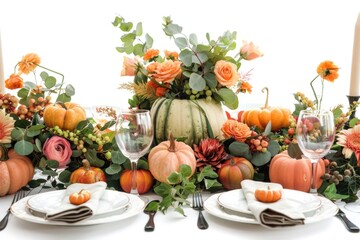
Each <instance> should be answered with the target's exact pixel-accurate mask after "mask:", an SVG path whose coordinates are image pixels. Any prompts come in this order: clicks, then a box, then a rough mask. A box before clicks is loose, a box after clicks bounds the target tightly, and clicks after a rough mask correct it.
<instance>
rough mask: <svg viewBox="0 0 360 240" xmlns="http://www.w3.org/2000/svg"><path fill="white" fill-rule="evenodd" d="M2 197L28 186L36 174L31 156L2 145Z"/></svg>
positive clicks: (0, 150)
mask: <svg viewBox="0 0 360 240" xmlns="http://www.w3.org/2000/svg"><path fill="white" fill-rule="evenodd" d="M0 154H1V159H0V197H2V196H5V195H7V194H13V193H15V192H16V191H18V190H19V189H20V188H22V187H23V186H26V185H27V184H28V182H29V181H31V180H32V178H33V176H34V173H35V172H34V166H33V164H32V162H31V160H30V158H28V157H26V156H22V155H20V154H18V153H16V151H15V150H14V149H10V150H9V151H8V149H7V148H6V147H4V146H2V145H1V146H0Z"/></svg>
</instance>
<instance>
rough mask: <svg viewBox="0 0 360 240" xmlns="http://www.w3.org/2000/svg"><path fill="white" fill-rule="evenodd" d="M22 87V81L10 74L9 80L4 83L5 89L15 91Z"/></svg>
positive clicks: (17, 76) (16, 75) (15, 75)
mask: <svg viewBox="0 0 360 240" xmlns="http://www.w3.org/2000/svg"><path fill="white" fill-rule="evenodd" d="M23 86H24V81H23V79H22V78H21V77H20V76H19V75H18V74H11V75H10V78H9V79H7V80H6V81H5V87H6V88H8V89H11V90H13V89H17V88H22V87H23Z"/></svg>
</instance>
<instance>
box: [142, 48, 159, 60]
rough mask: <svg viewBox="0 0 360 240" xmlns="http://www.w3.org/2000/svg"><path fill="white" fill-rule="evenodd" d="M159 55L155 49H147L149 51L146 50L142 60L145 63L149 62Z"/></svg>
mask: <svg viewBox="0 0 360 240" xmlns="http://www.w3.org/2000/svg"><path fill="white" fill-rule="evenodd" d="M159 53H160V52H159V50H157V49H149V50H147V51H146V53H145V54H144V56H143V59H144V60H145V61H146V60H150V59H152V58H154V57H156V56H158V55H159Z"/></svg>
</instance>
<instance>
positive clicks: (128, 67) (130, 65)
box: [121, 56, 139, 76]
mask: <svg viewBox="0 0 360 240" xmlns="http://www.w3.org/2000/svg"><path fill="white" fill-rule="evenodd" d="M138 63H139V60H138V59H137V58H134V59H132V58H129V57H125V56H124V61H123V69H122V71H121V76H135V71H136V69H137V64H138Z"/></svg>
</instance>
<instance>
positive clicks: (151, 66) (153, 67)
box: [146, 62, 160, 74]
mask: <svg viewBox="0 0 360 240" xmlns="http://www.w3.org/2000/svg"><path fill="white" fill-rule="evenodd" d="M159 64H160V63H158V62H152V63H150V64H149V65H147V67H146V71H147V72H148V73H149V74H152V73H155V71H156V68H157V67H158V66H159Z"/></svg>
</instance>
